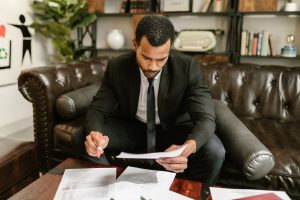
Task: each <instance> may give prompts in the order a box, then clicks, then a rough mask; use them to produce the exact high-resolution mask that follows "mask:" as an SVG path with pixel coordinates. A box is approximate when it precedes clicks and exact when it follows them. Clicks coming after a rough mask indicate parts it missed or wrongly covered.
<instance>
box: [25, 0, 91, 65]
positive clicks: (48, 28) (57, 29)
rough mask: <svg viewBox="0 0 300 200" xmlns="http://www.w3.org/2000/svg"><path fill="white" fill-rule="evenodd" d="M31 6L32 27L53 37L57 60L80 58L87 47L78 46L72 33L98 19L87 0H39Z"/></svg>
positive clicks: (67, 60)
mask: <svg viewBox="0 0 300 200" xmlns="http://www.w3.org/2000/svg"><path fill="white" fill-rule="evenodd" d="M31 6H32V8H33V11H34V22H33V23H32V24H31V27H32V28H33V29H35V30H36V31H37V32H39V33H41V34H42V35H43V36H45V37H46V38H49V39H50V40H51V42H52V45H53V48H54V49H55V55H54V58H55V60H56V61H59V62H70V61H73V60H78V59H80V58H81V57H82V56H83V54H84V50H83V49H82V48H78V47H77V46H76V40H75V39H73V38H72V37H71V33H72V31H73V30H74V29H76V28H78V27H86V26H88V25H89V24H90V23H92V22H93V21H94V20H95V19H96V15H95V14H94V13H89V12H88V10H87V4H86V0H39V1H34V2H33V4H32V5H31Z"/></svg>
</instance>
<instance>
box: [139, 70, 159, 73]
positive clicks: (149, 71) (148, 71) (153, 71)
mask: <svg viewBox="0 0 300 200" xmlns="http://www.w3.org/2000/svg"><path fill="white" fill-rule="evenodd" d="M159 71H160V70H144V71H143V72H144V73H158V72H159Z"/></svg>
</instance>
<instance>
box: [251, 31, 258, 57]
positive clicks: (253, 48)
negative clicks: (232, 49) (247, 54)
mask: <svg viewBox="0 0 300 200" xmlns="http://www.w3.org/2000/svg"><path fill="white" fill-rule="evenodd" d="M257 41H258V33H254V34H253V41H252V56H256V51H257Z"/></svg>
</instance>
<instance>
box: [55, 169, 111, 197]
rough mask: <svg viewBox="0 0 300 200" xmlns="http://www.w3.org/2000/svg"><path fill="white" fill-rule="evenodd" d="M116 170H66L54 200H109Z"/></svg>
mask: <svg viewBox="0 0 300 200" xmlns="http://www.w3.org/2000/svg"><path fill="white" fill-rule="evenodd" d="M115 180H116V168H84V169H66V170H65V172H64V175H63V177H62V180H61V182H60V184H59V186H58V189H57V191H56V194H55V197H54V199H57V200H58V199H59V200H63V199H68V200H75V199H78V200H81V199H105V200H106V199H110V197H111V196H113V193H114V188H113V183H114V182H115Z"/></svg>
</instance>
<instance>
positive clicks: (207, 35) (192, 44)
mask: <svg viewBox="0 0 300 200" xmlns="http://www.w3.org/2000/svg"><path fill="white" fill-rule="evenodd" d="M223 33H224V31H221V30H219V29H217V30H192V29H191V30H188V29H186V30H181V31H180V32H179V33H178V35H177V37H176V39H175V41H174V48H175V49H177V50H179V51H190V52H206V51H210V50H212V49H213V48H215V46H216V45H217V38H216V37H217V36H220V35H223Z"/></svg>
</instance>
